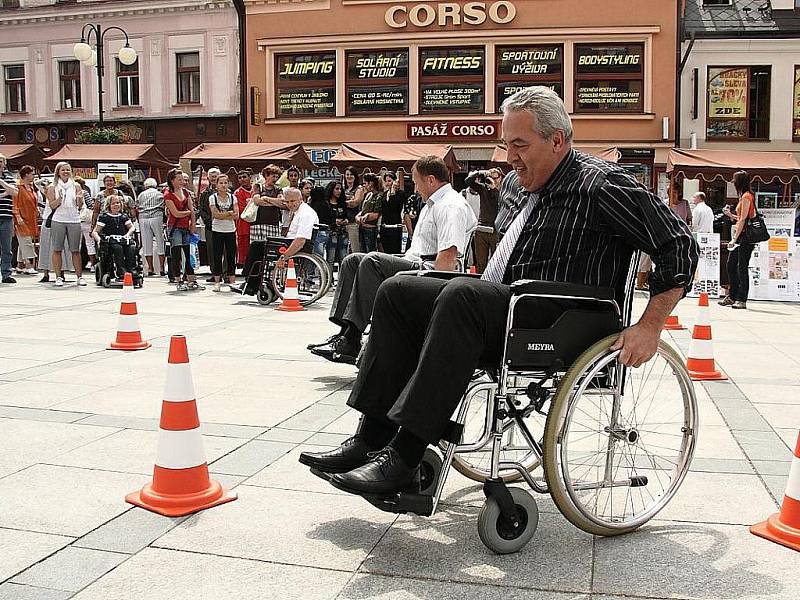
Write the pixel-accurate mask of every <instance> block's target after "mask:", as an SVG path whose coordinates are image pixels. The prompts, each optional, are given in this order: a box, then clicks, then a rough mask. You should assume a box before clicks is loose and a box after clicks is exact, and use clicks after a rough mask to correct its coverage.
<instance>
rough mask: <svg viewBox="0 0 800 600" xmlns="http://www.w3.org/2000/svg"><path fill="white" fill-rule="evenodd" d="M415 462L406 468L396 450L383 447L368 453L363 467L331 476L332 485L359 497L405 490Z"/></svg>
mask: <svg viewBox="0 0 800 600" xmlns="http://www.w3.org/2000/svg"><path fill="white" fill-rule="evenodd" d="M416 473H417V465H414V466H413V467H409V466H408V465H407V464H406V463H405V462H403V459H402V458H400V455H399V454H398V453H397V450H395V449H394V448H392V447H391V446H386V448H384V449H383V450H380V451H378V452H371V453H370V461H369V462H368V463H367V464H365V465H364V466H361V467H358V468H355V469H353V470H352V471H348V472H347V473H340V474H338V475H334V476H333V477H331V485H333V486H334V487H335V488H338V489H340V490H342V491H344V492H350V493H351V494H360V495H362V496H391V495H393V494H394V493H396V492H400V491H403V490H406V489H408V488H409V487H410V486H411V484H412V483H413V482H414V479H415V477H416Z"/></svg>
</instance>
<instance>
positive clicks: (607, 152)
mask: <svg viewBox="0 0 800 600" xmlns="http://www.w3.org/2000/svg"><path fill="white" fill-rule="evenodd" d="M575 149H576V150H579V151H581V152H585V153H586V154H591V155H592V156H596V157H597V158H602V159H603V160H607V161H608V162H612V163H615V162H617V161H619V156H620V155H619V150H617V149H616V148H591V147H590V148H581V147H580V146H575ZM506 159H507V156H506V149H505V147H504V146H495V147H494V152H492V162H493V163H500V164H505V162H506Z"/></svg>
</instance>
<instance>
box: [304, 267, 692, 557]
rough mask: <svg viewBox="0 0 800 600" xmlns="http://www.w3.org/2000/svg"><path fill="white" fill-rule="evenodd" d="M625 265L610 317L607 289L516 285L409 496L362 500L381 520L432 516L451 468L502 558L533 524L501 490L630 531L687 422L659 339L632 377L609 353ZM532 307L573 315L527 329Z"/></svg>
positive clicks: (681, 473) (680, 457)
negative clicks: (543, 301)
mask: <svg viewBox="0 0 800 600" xmlns="http://www.w3.org/2000/svg"><path fill="white" fill-rule="evenodd" d="M637 258H638V254H637V255H636V256H634V259H633V260H632V262H631V268H630V270H629V274H628V278H627V281H626V286H625V290H624V292H622V294H621V296H622V297H623V298H624V301H623V303H622V304H623V305H622V307H620V305H619V302H618V300H617V298H618V297H619V296H618V295H617V294H615V291H614V290H612V289H600V288H593V287H588V286H582V285H575V284H569V283H555V282H548V281H518V282H516V283H514V284H513V285H512V286H511V291H512V298H511V302H510V306H509V312H508V317H507V324H506V335H505V344H504V350H503V358H502V362H501V363H500V364H499V365H485V366H483V368H484V370H483V371H480V372H477V373H476V374H475V376H474V377H473V379H472V381H471V382H470V384H469V386H468V388H467V390H466V393H465V394H464V397H463V398H462V400H461V402H460V404H459V406H458V408H457V410H456V412H455V415H454V417H453V418H452V419H451V421H450V424H449V427H448V431H447V432H446V433H445V435H444V437H443V439H442V440H441V442H440V444H439V451H440V452H437V451H436V450H434V449H432V448H428V450H427V451H426V452H425V456H424V458H423V461H422V464H421V466H420V469H419V474H418V476H417V479H416V481H415V484H414V486H413V489H409V490H407V491H403V492H399V493H396V494H394V495H393V496H391V497H388V498H387V497H382V498H381V497H365V498H366V499H367V500H368V501H369V502H370V503H372V504H373V505H374V506H376V507H378V508H380V509H381V510H384V511H388V512H394V513H414V514H417V515H423V516H430V515H433V514H434V513H435V511H436V509H437V507H438V505H439V503H440V502H442V501H446V499H443V498H442V493H443V491H444V487H445V482H446V480H447V474H448V471H449V469H450V466H452V467H454V468H455V469H456V470H457V471H459V472H460V473H461V474H462V475H465V476H466V477H468V478H470V479H472V480H475V481H478V482H481V483H483V491H484V494H485V496H486V501H485V503H484V505H483V507H482V508H481V511H480V514H479V516H478V533H479V535H480V538H481V540H482V541H483V543H484V544H485V545H486V546H487V547H488V548H490V549H491V550H493V551H494V552H497V553H501V554H505V553H510V552H516V551H518V550H520V549H521V548H522V547H524V546H525V544H527V543H528V541H530V539H531V538H532V537H533V535H534V533H535V532H536V528H537V525H538V520H539V511H538V508H537V505H536V501H535V500H534V498H533V496H532V495H531V494H530V493H529V492H528V491H526V490H525V489H523V488H520V487H509V486H508V485H507V484H509V483H512V482H518V481H524V482H525V483H527V485H528V486H529V487H530V488H531V489H532V490H533V491H535V492H538V493H542V494H546V493H549V494H550V496H551V497H552V498H553V501H554V502H555V505H556V506H557V507H558V509H559V511H561V513H562V514H563V515H564V516H565V517H566V518H567V519H568V520H569V521H570V522H571V523H573V524H574V525H575V526H577V527H579V528H580V529H582V530H584V531H586V532H588V533H590V534H593V535H603V536H613V535H619V534H623V533H628V532H631V531H633V530H635V529H637V528H638V527H640V526H641V525H643V524H644V523H646V522H647V521H649V520H650V519H651V518H653V517H654V516H655V515H656V514H657V513H658V512H659V511H660V510H661V509H663V508H664V507H665V506H666V505H667V503H668V502H669V501H670V500H671V499H672V497H673V496H674V495H675V493H676V492H677V490H678V488H679V487H680V485H681V483H682V482H683V479H684V478H685V476H686V473H687V472H688V470H689V464H690V462H691V459H692V456H693V453H694V448H695V443H696V435H697V426H698V415H697V402H696V398H695V394H694V388H693V386H692V382H691V379H690V378H689V374H688V372H687V371H686V367H685V366H684V364H683V361H682V359H681V357H680V355H678V353H677V352H676V351H675V350H674V349H673V348H671V347H670V346H669V345H668V344H666V343H665V342H664V341H663V340H662V341H660V342H659V345H658V349H657V351H656V354H655V356H654V357H653V358H652V359H651V360H650V361H648V362H646V363H644V364H643V365H641V366H640V367H639V368H636V369H634V368H629V367H626V366H624V365H622V364H621V363H619V362H618V361H617V358H618V356H619V354H620V351H619V350H617V351H611V350H610V348H611V346H612V345H613V344H614V342H615V341H616V339H617V337H618V334H619V332H620V331H622V329H623V328H625V327H627V326H629V325H630V323H631V313H632V310H633V286H634V278H635V275H636V265H637V264H638V261H637ZM422 276H432V277H443V278H452V277H458V276H465V275H464V274H456V273H440V272H430V271H429V272H427V273H424V274H422ZM530 298H551V299H557V300H560V301H568V302H569V303H570V306H571V307H572V308H569V309H567V310H565V312H564V313H563V314H562V315H561V316H560V317H559V318H558V319H557V320H556V321H555V323H553V325H552V326H550V327H549V328H547V329H527V328H525V327H524V326H523V324H524V321H525V319H524V314H525V309H526V299H530ZM521 317H522V318H521ZM312 472H315V471H314V470H313V469H312ZM315 474H316V475H318V476H320V477H323V478H326V479H327V478H328V477H329V476H328V475H326V474H324V473H321V472H319V471H316V472H315Z"/></svg>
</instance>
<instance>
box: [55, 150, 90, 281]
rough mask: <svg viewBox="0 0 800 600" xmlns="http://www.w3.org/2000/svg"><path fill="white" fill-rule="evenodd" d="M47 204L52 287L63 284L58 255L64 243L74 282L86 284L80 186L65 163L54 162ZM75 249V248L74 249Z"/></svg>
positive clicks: (81, 192)
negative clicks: (54, 281)
mask: <svg viewBox="0 0 800 600" xmlns="http://www.w3.org/2000/svg"><path fill="white" fill-rule="evenodd" d="M46 196H47V203H48V204H49V205H50V208H52V209H53V223H52V225H51V227H50V245H51V247H52V249H53V259H52V261H51V264H52V266H53V270H54V271H55V272H56V286H58V287H61V286H63V285H64V272H63V270H62V269H61V260H62V258H61V256H62V252H63V251H64V249H65V242H66V243H67V244H68V247H69V250H70V251H71V252H72V265H73V266H74V267H75V273H76V274H77V276H78V285H80V286H84V285H86V280H85V279H84V278H83V264H82V261H81V216H80V211H81V209H82V208H83V189H82V188H81V186H80V185H78V184H77V183H76V182H75V180H74V179H73V178H72V167H71V166H70V165H69V163H66V162H60V163H58V164H57V165H56V170H55V178H54V179H53V184H52V185H50V186H48V188H47V193H46ZM76 248H77V250H75V249H76Z"/></svg>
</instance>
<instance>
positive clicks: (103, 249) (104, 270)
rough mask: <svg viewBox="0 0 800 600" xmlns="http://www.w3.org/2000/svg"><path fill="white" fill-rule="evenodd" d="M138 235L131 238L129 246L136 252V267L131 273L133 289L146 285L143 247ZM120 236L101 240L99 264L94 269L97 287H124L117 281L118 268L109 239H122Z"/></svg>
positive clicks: (98, 247) (98, 248)
mask: <svg viewBox="0 0 800 600" xmlns="http://www.w3.org/2000/svg"><path fill="white" fill-rule="evenodd" d="M138 235H139V234H138V233H137V234H135V235H134V237H131V238H130V240H129V242H128V243H129V244H131V245H133V247H134V248H135V250H136V266H135V268H134V270H133V272H132V273H131V275H132V278H133V287H135V288H141V287H142V286H143V285H144V266H143V264H142V255H141V252H140V248H141V245H140V244H139V242H138ZM122 237H123V236H120V235H109V236H105V237H101V238H100V243H99V244H97V264H96V265H95V269H94V277H95V282H96V283H97V285H102V286H103V287H104V288H111V287H122V282H119V281H116V268H115V267H114V256H113V254H112V253H111V248H110V244H109V239H122Z"/></svg>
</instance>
